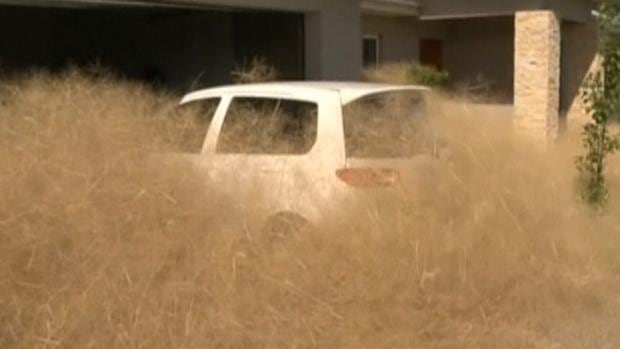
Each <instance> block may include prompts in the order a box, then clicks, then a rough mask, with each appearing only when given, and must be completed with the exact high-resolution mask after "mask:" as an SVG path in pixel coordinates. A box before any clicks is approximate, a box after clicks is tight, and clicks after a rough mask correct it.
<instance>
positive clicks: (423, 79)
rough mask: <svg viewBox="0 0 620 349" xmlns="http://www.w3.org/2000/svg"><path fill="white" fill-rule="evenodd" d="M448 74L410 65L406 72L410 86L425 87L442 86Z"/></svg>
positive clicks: (415, 64)
mask: <svg viewBox="0 0 620 349" xmlns="http://www.w3.org/2000/svg"><path fill="white" fill-rule="evenodd" d="M449 77H450V75H449V74H448V72H446V71H443V70H438V69H436V68H434V67H430V66H425V65H421V64H418V63H415V62H414V63H411V64H410V66H409V70H408V78H409V79H408V80H409V81H411V83H412V84H416V85H426V86H442V85H445V84H446V83H447V82H448V78H449Z"/></svg>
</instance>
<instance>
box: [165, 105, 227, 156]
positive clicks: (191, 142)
mask: <svg viewBox="0 0 620 349" xmlns="http://www.w3.org/2000/svg"><path fill="white" fill-rule="evenodd" d="M220 100H221V98H208V99H200V100H196V101H192V102H188V103H186V104H183V105H181V106H180V108H179V109H178V113H177V119H178V120H175V128H176V129H175V130H174V131H176V132H177V135H174V137H175V138H176V137H178V138H177V140H178V143H179V146H180V148H181V149H180V150H181V151H182V152H184V153H195V154H197V153H200V152H201V151H202V146H203V144H204V141H205V138H206V136H207V131H208V129H209V127H210V126H211V122H212V121H213V117H214V116H215V112H216V111H217V108H218V106H219V104H220Z"/></svg>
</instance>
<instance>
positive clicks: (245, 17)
mask: <svg viewBox="0 0 620 349" xmlns="http://www.w3.org/2000/svg"><path fill="white" fill-rule="evenodd" d="M0 9H1V10H0V62H2V66H3V68H4V69H3V70H4V72H5V73H8V74H11V75H12V74H20V73H23V72H28V71H30V70H33V69H41V70H45V71H50V72H60V71H63V70H65V69H66V68H67V67H70V66H73V67H90V66H92V65H97V66H104V67H107V68H106V69H107V70H111V71H114V72H115V75H119V76H124V77H127V78H130V79H136V80H143V81H145V82H148V83H150V84H154V85H157V86H165V87H167V88H170V89H173V90H183V91H186V90H187V89H188V88H190V87H192V86H194V87H205V86H212V85H218V84H224V83H229V82H231V76H230V72H231V71H232V70H233V69H234V68H235V67H236V66H238V65H240V64H241V63H242V62H244V61H245V60H247V59H249V58H251V57H254V56H262V57H266V58H267V59H268V60H269V61H270V62H272V64H274V65H275V66H277V68H278V70H279V71H280V72H281V73H282V78H285V79H302V78H303V77H304V76H303V74H304V62H303V51H304V42H303V16H302V15H300V14H289V13H276V12H260V11H256V12H251V13H245V12H228V11H213V10H210V11H197V10H194V11H188V10H172V9H166V10H156V9H122V10H119V9H108V8H103V9H60V8H53V9H52V8H30V7H11V6H2V7H0Z"/></svg>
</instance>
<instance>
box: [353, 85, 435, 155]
mask: <svg viewBox="0 0 620 349" xmlns="http://www.w3.org/2000/svg"><path fill="white" fill-rule="evenodd" d="M343 122H344V135H345V147H346V154H347V157H349V158H402V157H412V156H415V155H418V154H422V153H427V152H431V151H432V142H431V141H430V136H431V135H430V134H429V131H430V130H429V128H428V127H427V126H428V117H427V114H426V106H425V102H424V96H423V95H422V93H420V92H418V91H398V92H389V93H381V94H376V95H371V96H367V97H364V98H362V99H359V100H357V101H354V102H352V103H351V104H349V105H347V106H345V107H344V110H343Z"/></svg>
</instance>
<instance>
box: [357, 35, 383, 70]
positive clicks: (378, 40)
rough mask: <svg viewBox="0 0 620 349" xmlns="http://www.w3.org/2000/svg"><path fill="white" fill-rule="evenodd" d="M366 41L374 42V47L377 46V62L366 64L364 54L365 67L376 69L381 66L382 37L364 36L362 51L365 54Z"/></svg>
mask: <svg viewBox="0 0 620 349" xmlns="http://www.w3.org/2000/svg"><path fill="white" fill-rule="evenodd" d="M366 41H373V42H374V45H375V50H374V51H375V62H373V63H369V64H367V63H366V59H365V57H363V54H362V60H363V61H364V62H363V64H364V67H365V68H369V67H372V68H376V67H378V66H380V65H381V58H382V57H381V35H379V34H364V35H363V37H362V50H363V52H366Z"/></svg>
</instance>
